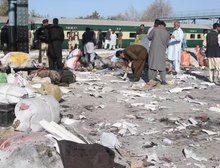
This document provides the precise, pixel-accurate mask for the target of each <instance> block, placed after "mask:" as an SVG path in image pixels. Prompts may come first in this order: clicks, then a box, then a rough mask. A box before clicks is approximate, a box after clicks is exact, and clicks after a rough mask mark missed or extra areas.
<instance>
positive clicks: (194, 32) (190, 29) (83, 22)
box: [0, 17, 211, 49]
mask: <svg viewBox="0 0 220 168" xmlns="http://www.w3.org/2000/svg"><path fill="white" fill-rule="evenodd" d="M6 20H7V18H6V17H0V27H2V26H3V25H4V23H5V22H6ZM42 20H43V18H29V25H28V27H29V30H31V32H32V33H34V32H35V31H36V30H37V29H38V28H39V27H40V26H41V25H42ZM49 23H52V19H49ZM59 24H60V26H62V27H63V29H64V34H65V40H64V43H63V49H67V48H68V37H67V35H68V33H69V32H70V31H78V32H79V41H80V46H81V44H82V43H81V42H82V34H83V33H84V32H85V28H86V27H90V28H91V29H93V30H94V31H95V33H96V34H97V32H98V30H102V33H103V35H104V36H105V34H106V32H107V31H108V30H109V29H111V30H114V31H115V32H116V34H117V35H118V32H119V31H120V30H121V31H122V33H123V44H122V47H123V48H125V47H127V46H129V45H131V44H133V43H134V41H135V38H136V32H137V29H138V28H139V26H140V25H141V24H144V25H145V28H146V29H149V28H150V27H152V26H153V24H154V23H153V22H136V21H135V22H134V21H118V20H89V19H67V18H60V19H59ZM166 28H167V30H168V31H169V32H172V31H173V23H172V22H167V23H166ZM181 28H182V29H183V31H184V33H185V37H186V42H187V47H190V48H191V47H195V46H196V45H199V46H202V41H203V38H204V32H207V31H208V30H210V29H211V25H203V24H186V23H181Z"/></svg>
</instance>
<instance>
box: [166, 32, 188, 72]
mask: <svg viewBox="0 0 220 168" xmlns="http://www.w3.org/2000/svg"><path fill="white" fill-rule="evenodd" d="M172 35H173V36H174V38H171V39H170V42H169V47H168V59H169V60H170V61H172V62H173V64H174V66H175V71H176V72H179V71H180V60H181V46H182V42H183V37H184V33H183V31H182V29H181V28H178V29H176V30H175V31H174V32H173V33H172Z"/></svg>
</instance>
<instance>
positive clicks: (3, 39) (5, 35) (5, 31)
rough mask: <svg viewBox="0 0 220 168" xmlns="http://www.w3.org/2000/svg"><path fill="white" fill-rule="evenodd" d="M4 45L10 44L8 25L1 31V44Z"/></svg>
mask: <svg viewBox="0 0 220 168" xmlns="http://www.w3.org/2000/svg"><path fill="white" fill-rule="evenodd" d="M4 43H6V44H8V43H9V29H8V26H7V25H5V26H3V27H2V29H1V44H2V45H3V44H4Z"/></svg>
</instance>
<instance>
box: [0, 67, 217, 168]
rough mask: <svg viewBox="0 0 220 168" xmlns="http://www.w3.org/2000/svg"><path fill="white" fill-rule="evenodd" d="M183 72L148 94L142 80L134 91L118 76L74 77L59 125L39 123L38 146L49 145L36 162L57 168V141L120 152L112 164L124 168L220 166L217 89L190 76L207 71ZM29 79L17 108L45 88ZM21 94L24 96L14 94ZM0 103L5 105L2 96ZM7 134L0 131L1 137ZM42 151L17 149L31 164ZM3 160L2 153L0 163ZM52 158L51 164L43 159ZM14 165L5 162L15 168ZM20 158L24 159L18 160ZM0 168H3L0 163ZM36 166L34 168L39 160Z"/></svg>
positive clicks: (62, 99)
mask: <svg viewBox="0 0 220 168" xmlns="http://www.w3.org/2000/svg"><path fill="white" fill-rule="evenodd" d="M189 71H190V69H188V70H187V72H189ZM187 72H186V71H184V70H183V71H182V72H181V73H180V74H178V75H177V76H172V75H167V81H168V82H167V83H168V85H165V86H162V85H161V86H158V87H157V88H154V89H153V90H148V91H147V90H141V89H140V88H142V87H143V86H144V85H145V82H144V81H143V80H142V79H141V80H140V81H139V82H137V83H135V84H134V83H132V82H130V81H129V80H125V81H124V80H122V79H120V78H118V74H119V73H120V72H118V71H117V70H115V71H114V72H113V71H110V70H109V69H104V70H96V72H75V74H76V80H77V82H76V83H73V84H70V85H69V86H68V87H66V86H65V87H64V86H62V87H59V88H60V90H61V91H62V93H63V95H62V97H61V96H60V102H59V104H60V114H61V116H60V121H59V122H58V123H54V122H47V121H41V122H40V124H41V126H42V127H43V128H44V130H43V132H46V133H44V134H47V137H48V139H47V138H46V137H45V136H44V138H43V141H44V142H47V143H45V144H44V143H43V145H42V148H43V150H40V151H42V152H44V154H45V153H46V156H45V155H44V154H43V155H40V156H41V157H42V158H45V159H48V160H47V161H48V162H44V161H45V159H44V160H43V162H44V163H45V164H48V165H50V164H51V166H45V167H49V168H50V167H53V168H56V166H57V167H62V163H61V158H60V156H59V155H58V154H57V152H56V151H55V150H51V149H53V147H54V144H55V143H56V142H57V141H62V140H68V141H71V142H73V141H75V142H77V143H80V144H94V143H95V142H97V143H101V144H102V145H104V146H108V147H110V148H112V149H113V150H114V151H115V148H118V149H119V152H120V154H119V153H118V152H115V160H116V161H117V162H119V163H120V164H122V165H124V166H126V167H128V168H130V167H133V168H137V167H141V168H142V167H171V168H175V167H186V166H188V167H201V168H203V167H216V166H218V165H219V162H220V159H219V158H218V157H217V156H219V150H218V149H217V148H216V146H219V145H220V134H219V131H218V130H219V123H220V122H219V118H220V117H219V112H220V110H219V105H218V104H219V95H218V94H217V93H219V91H220V88H219V86H217V85H215V84H213V83H209V82H207V81H204V80H203V79H200V78H198V76H196V75H195V74H197V75H204V77H207V71H206V70H200V69H196V71H195V70H194V71H192V72H191V73H188V74H186V73H187ZM200 72H201V73H200ZM128 77H129V78H130V76H129V75H128ZM32 79H34V80H35V81H34V83H31V86H29V87H28V86H25V88H26V90H25V91H24V94H21V95H20V94H19V96H20V97H19V100H20V99H23V98H24V97H26V98H28V99H29V98H30V97H37V96H40V95H41V93H39V92H38V89H39V88H41V86H42V83H41V82H43V83H45V82H48V83H51V80H50V79H48V78H44V79H40V78H39V79H36V78H32ZM36 81H37V82H36ZM19 89H22V90H23V89H24V88H23V87H20V86H19ZM3 90H5V89H3ZM9 91H11V90H10V89H9ZM13 93H15V92H13ZM22 93H23V91H22ZM0 94H1V93H0ZM2 95H3V97H4V98H5V94H4V93H2ZM10 96H11V95H10ZM7 97H8V96H6V98H7ZM10 100H12V99H10ZM29 106H30V105H29V104H25V105H22V106H21V107H20V109H21V110H23V111H25V109H28V107H29ZM45 107H46V105H45ZM43 108H44V106H43ZM7 129H8V128H4V129H3V130H6V132H7V131H8V130H7ZM0 130H1V129H0ZM48 133H49V134H48ZM3 139H4V137H3V134H1V133H0V146H1V148H5V149H6V148H7V145H8V143H4V142H5V141H3ZM54 139H56V140H54ZM2 141H3V142H2ZM48 141H49V142H50V143H49V144H48ZM8 142H9V141H8ZM10 142H11V141H10ZM31 143H32V141H31ZM36 144H37V148H35V147H36ZM41 144H42V143H41V142H39V141H38V140H36V142H35V143H32V144H28V145H26V146H25V145H24V146H23V145H22V150H21V154H23V153H24V152H25V150H27V154H28V155H31V152H29V151H28V150H29V149H31V150H33V151H34V152H33V155H32V156H34V157H35V156H37V153H36V151H38V150H37V149H38V148H39V146H40V145H41ZM55 146H56V147H58V145H55ZM28 148H29V149H28ZM42 148H41V149H42ZM46 149H49V150H46ZM51 151H52V152H51ZM1 152H3V150H2V149H0V156H1ZM41 154H42V153H41ZM51 154H52V155H53V156H52V157H49V156H51ZM18 155H19V150H17V153H16V155H15V156H16V157H17V159H20V160H21V161H20V162H18V160H16V161H17V162H18V163H19V164H24V166H23V167H24V168H26V167H28V166H27V162H25V161H22V157H19V156H18ZM12 158H13V157H12ZM12 158H10V159H9V160H8V161H10V162H11V163H14V162H13V160H12ZM24 158H27V156H26V155H24ZM42 158H41V159H42ZM13 159H14V158H13ZM50 159H54V160H56V161H57V162H55V161H54V160H53V161H54V162H52V163H51V162H50V161H51V160H50ZM0 162H1V163H3V161H2V160H0ZM1 163H0V167H1V165H4V166H5V165H7V164H9V162H7V160H6V161H5V163H3V164H1ZM35 163H36V165H38V166H39V163H40V162H39V160H38V157H37V159H36V160H35ZM35 163H33V168H35V167H36V166H35ZM55 164H56V165H55ZM9 165H10V164H9ZM58 165H59V166H58ZM34 166H35V167H34ZM40 166H41V167H43V166H42V165H40ZM9 168H10V166H9Z"/></svg>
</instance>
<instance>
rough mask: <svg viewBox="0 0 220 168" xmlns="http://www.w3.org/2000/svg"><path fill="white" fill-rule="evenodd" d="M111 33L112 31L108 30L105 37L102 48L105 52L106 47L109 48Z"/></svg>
mask: <svg viewBox="0 0 220 168" xmlns="http://www.w3.org/2000/svg"><path fill="white" fill-rule="evenodd" d="M111 31H112V30H111V29H109V30H108V31H107V33H106V36H105V46H104V48H105V50H107V47H108V45H109V47H110V41H111Z"/></svg>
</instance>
